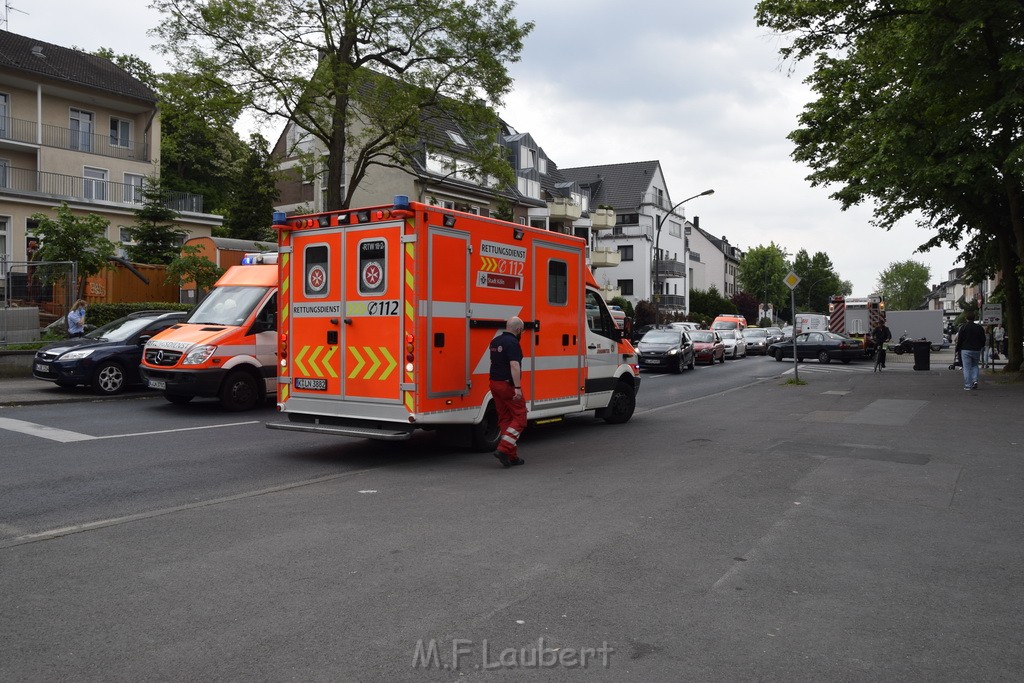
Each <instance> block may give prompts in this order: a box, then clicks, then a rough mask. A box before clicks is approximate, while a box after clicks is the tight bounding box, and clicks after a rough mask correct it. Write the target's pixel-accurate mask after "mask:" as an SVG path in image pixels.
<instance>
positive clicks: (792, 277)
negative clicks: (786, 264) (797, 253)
mask: <svg viewBox="0 0 1024 683" xmlns="http://www.w3.org/2000/svg"><path fill="white" fill-rule="evenodd" d="M783 282H785V283H786V286H787V287H789V288H790V289H795V288H796V286H797V285H798V284H800V276H799V275H797V274H796V273H794V272H793V271H789V275H787V276H786V277H785V278H783Z"/></svg>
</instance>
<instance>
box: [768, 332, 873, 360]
mask: <svg viewBox="0 0 1024 683" xmlns="http://www.w3.org/2000/svg"><path fill="white" fill-rule="evenodd" d="M768 355H769V356H772V357H773V358H775V360H779V361H780V360H782V359H783V358H792V357H793V340H792V339H789V340H787V341H784V342H779V343H777V344H772V345H771V346H769V347H768ZM796 355H797V358H798V359H799V360H804V359H805V358H817V359H818V362H819V363H831V362H832V360H833V359H836V360H840V361H842V362H844V363H849V362H850V361H851V360H853V359H854V358H863V357H864V343H863V342H861V341H860V340H859V339H851V338H849V337H844V336H842V335H841V334H835V333H834V332H804V333H803V334H798V335H797V337H796Z"/></svg>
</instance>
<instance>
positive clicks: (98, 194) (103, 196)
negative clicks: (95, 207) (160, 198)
mask: <svg viewBox="0 0 1024 683" xmlns="http://www.w3.org/2000/svg"><path fill="white" fill-rule="evenodd" d="M5 195H7V196H10V195H23V196H26V197H36V198H40V197H41V198H45V199H49V200H53V201H85V202H94V203H97V204H108V205H120V206H130V207H132V208H136V207H139V206H142V204H143V203H144V199H143V196H142V188H141V187H140V186H138V185H132V184H130V183H115V182H112V181H109V180H97V179H93V178H80V177H78V176H70V175H63V174H61V173H46V172H44V171H33V170H31V169H27V168H13V167H3V166H0V197H3V196H5ZM167 207H168V208H170V209H173V210H175V211H178V212H188V213H202V212H203V197H202V195H197V194H192V193H190V192H168V193H167Z"/></svg>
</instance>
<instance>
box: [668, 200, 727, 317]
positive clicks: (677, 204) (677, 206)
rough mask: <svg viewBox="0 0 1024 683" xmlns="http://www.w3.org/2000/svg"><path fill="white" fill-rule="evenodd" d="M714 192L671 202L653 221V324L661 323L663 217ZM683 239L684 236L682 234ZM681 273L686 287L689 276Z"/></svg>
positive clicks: (688, 282) (688, 283) (685, 266)
mask: <svg viewBox="0 0 1024 683" xmlns="http://www.w3.org/2000/svg"><path fill="white" fill-rule="evenodd" d="M714 193H715V191H714V190H704V191H703V192H701V193H700V194H695V195H693V196H692V197H687V198H686V199H684V200H683V201H681V202H677V203H676V204H673V205H672V208H670V209H669V210H668V211H667V212H666V213H665V214H664V215H663V216H659V217H658V219H657V222H656V223H655V226H654V290H655V291H654V324H655V325H660V324H661V248H660V246H659V245H660V244H661V226H662V225H663V224H664V223H665V219H666V218H668V217H669V216H671V215H672V212H673V211H675V210H676V209H678V208H679V207H680V206H682V205H683V204H685V203H686V202H688V201H690V200H691V199H696V198H697V197H706V196H707V195H710V194H714ZM684 239H685V236H684ZM684 256H685V250H684ZM687 266H688V264H686V263H684V264H683V268H684V269H686V268H687ZM683 275H684V277H685V278H686V287H687V288H689V286H690V280H689V277H688V273H684V274H683Z"/></svg>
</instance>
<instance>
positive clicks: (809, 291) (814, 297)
mask: <svg viewBox="0 0 1024 683" xmlns="http://www.w3.org/2000/svg"><path fill="white" fill-rule="evenodd" d="M793 272H794V273H796V274H797V275H799V276H800V282H799V283H798V284H797V286H796V289H795V290H794V298H795V300H796V307H797V310H799V311H807V312H817V313H826V314H827V313H828V304H829V299H830V298H831V297H832V296H833V295H836V294H842V295H843V296H848V295H850V294H852V293H853V285H852V284H851V283H850V282H849V281H847V280H843V279H842V278H841V277H839V274H838V273H836V270H835V266H833V265H832V259H830V258H829V257H828V254H826V253H825V252H822V251H818V252H815V253H814V255H813V256H811V255H809V254H808V253H807V250H806V249H801V250H800V251H798V252H797V253H796V257H795V258H794V259H793ZM865 294H867V292H865Z"/></svg>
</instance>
